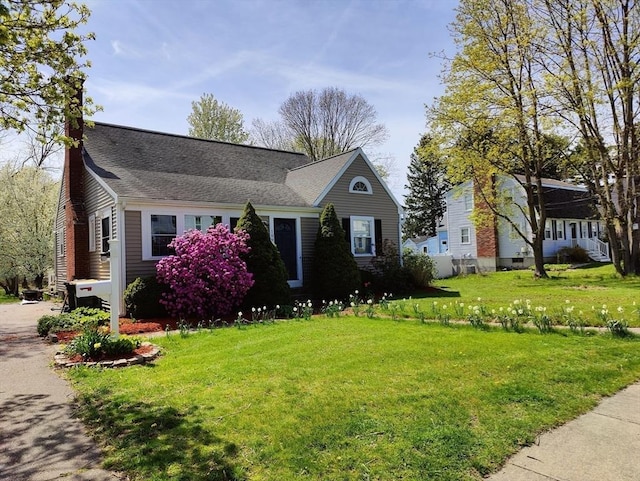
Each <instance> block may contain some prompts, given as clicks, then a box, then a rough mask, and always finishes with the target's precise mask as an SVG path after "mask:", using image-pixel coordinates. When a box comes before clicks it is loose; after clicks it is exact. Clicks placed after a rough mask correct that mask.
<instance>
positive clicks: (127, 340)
mask: <svg viewBox="0 0 640 481" xmlns="http://www.w3.org/2000/svg"><path fill="white" fill-rule="evenodd" d="M138 347H140V339H138V338H135V337H129V336H125V335H122V336H120V337H119V338H117V339H112V338H110V339H109V341H108V342H107V343H106V345H105V346H104V352H105V354H107V355H112V356H117V355H120V354H129V353H131V352H133V351H134V350H135V349H137V348H138Z"/></svg>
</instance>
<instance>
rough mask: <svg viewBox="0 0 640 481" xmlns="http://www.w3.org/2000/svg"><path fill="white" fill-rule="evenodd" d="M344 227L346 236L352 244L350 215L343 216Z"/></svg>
mask: <svg viewBox="0 0 640 481" xmlns="http://www.w3.org/2000/svg"><path fill="white" fill-rule="evenodd" d="M342 229H343V230H344V238H345V239H346V240H347V242H348V243H349V245H351V219H350V218H349V217H343V218H342Z"/></svg>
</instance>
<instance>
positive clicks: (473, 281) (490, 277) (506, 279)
mask: <svg viewBox="0 0 640 481" xmlns="http://www.w3.org/2000/svg"><path fill="white" fill-rule="evenodd" d="M553 268H554V266H551V269H553ZM548 274H549V279H535V278H534V277H533V271H531V270H519V271H508V272H494V273H488V274H473V275H468V276H463V277H454V278H450V279H440V280H437V281H435V283H434V285H435V287H437V288H439V289H440V290H432V291H430V292H427V293H422V294H421V295H420V297H423V296H427V297H426V298H425V297H423V298H422V299H415V297H414V300H413V303H417V304H418V305H419V307H420V309H421V310H422V311H423V312H425V314H426V315H427V317H433V312H432V307H433V301H434V300H435V301H437V302H438V303H439V307H440V308H441V307H442V306H443V305H447V306H448V309H449V311H450V313H451V314H452V316H453V317H460V316H455V315H454V313H453V312H452V306H453V305H454V304H455V303H456V302H457V303H463V304H464V309H465V314H466V313H468V312H469V309H470V308H472V307H473V306H483V307H484V308H485V309H486V310H487V311H488V312H490V311H491V310H496V311H498V310H499V309H500V308H503V309H507V308H508V307H509V306H510V305H512V303H513V301H515V300H521V301H526V300H527V299H529V300H531V303H532V307H533V308H535V307H537V306H544V307H546V308H547V311H546V312H547V314H548V315H549V316H551V317H552V318H553V321H554V324H566V319H563V318H565V317H566V316H565V315H564V314H565V313H566V310H567V309H572V314H573V316H574V317H575V318H579V319H580V320H581V321H582V322H583V323H584V324H585V325H586V326H605V325H606V319H603V317H604V318H608V319H618V320H624V321H625V322H626V323H627V324H628V325H629V327H640V296H638V293H640V277H638V276H628V277H626V278H621V277H620V276H618V275H617V274H616V272H615V269H614V267H613V265H611V264H603V265H598V264H591V265H588V266H584V267H582V268H578V269H565V270H549V271H548ZM400 302H401V303H402V301H400ZM406 304H407V306H406V309H405V311H406V314H408V315H409V314H411V307H410V306H409V305H408V303H406ZM603 306H606V307H605V310H606V311H607V312H606V315H605V316H603V315H602V310H603ZM619 309H620V310H619ZM464 317H465V316H464V315H463V316H462V318H464Z"/></svg>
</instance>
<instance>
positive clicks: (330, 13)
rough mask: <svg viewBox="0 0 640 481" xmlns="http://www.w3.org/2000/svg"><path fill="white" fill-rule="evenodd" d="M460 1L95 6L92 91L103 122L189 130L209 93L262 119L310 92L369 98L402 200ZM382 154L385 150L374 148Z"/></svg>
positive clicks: (129, 1) (99, 0) (127, 2)
mask: <svg viewBox="0 0 640 481" xmlns="http://www.w3.org/2000/svg"><path fill="white" fill-rule="evenodd" d="M456 4H457V2H456V1H454V0H422V1H402V0H353V1H340V0H325V1H320V0H318V1H315V0H298V1H293V0H287V1H276V0H181V1H175V0H174V1H168V0H88V1H87V5H88V6H89V8H90V9H91V11H92V14H91V18H90V20H89V24H88V25H87V29H88V30H90V31H92V32H94V33H95V35H96V40H95V41H92V42H90V43H89V44H88V49H89V54H88V58H89V59H90V60H91V62H92V67H91V69H89V71H88V76H89V77H88V80H87V83H86V89H87V95H89V96H90V97H92V98H93V100H94V101H95V103H97V104H100V105H102V107H103V108H104V111H102V112H98V113H97V114H96V115H95V116H94V119H95V120H98V121H102V122H110V123H115V124H121V125H129V126H133V127H139V128H144V129H150V130H158V131H163V132H171V133H177V134H186V133H187V131H188V123H187V120H186V119H187V116H188V115H189V112H190V111H191V102H192V101H194V100H197V99H198V98H199V97H200V95H201V94H203V93H211V94H213V95H214V96H215V97H216V98H217V99H218V100H220V101H223V102H225V103H227V104H228V105H230V106H232V107H234V108H237V109H239V110H240V111H241V112H242V114H243V116H244V121H245V126H246V128H247V129H248V128H250V126H251V121H252V119H254V118H262V119H264V120H276V119H277V118H278V113H277V111H278V107H279V106H280V104H281V103H282V102H283V101H284V100H285V99H286V98H287V97H289V96H290V95H291V94H292V93H294V92H296V91H299V90H308V89H322V88H324V87H329V86H335V87H339V88H342V89H344V90H346V91H347V92H348V93H352V94H360V95H362V96H363V97H364V98H365V99H367V101H368V102H369V103H371V104H372V105H373V106H374V107H375V108H376V110H377V112H378V120H379V121H380V122H382V123H384V124H385V125H386V126H387V128H388V130H389V139H388V141H387V142H386V143H385V144H384V145H382V146H380V147H377V148H376V149H375V150H376V152H375V154H377V155H391V156H393V157H394V159H395V166H396V174H395V175H394V177H393V178H392V179H391V181H390V185H391V187H392V190H393V191H394V193H396V195H397V196H398V197H399V200H400V201H401V202H402V201H403V199H402V197H401V196H402V192H403V186H404V184H405V183H406V168H407V165H408V162H409V156H410V155H411V152H412V151H413V148H414V147H415V146H416V145H417V143H418V141H419V139H420V134H421V133H423V132H424V130H425V109H424V105H425V104H426V103H430V102H431V101H432V100H433V98H434V97H435V96H437V95H439V94H441V93H442V90H443V87H442V85H441V84H440V82H439V79H438V75H439V73H440V69H441V63H440V60H439V59H437V58H435V57H432V56H431V55H430V54H431V53H434V52H440V51H443V50H444V51H445V52H447V54H449V55H451V54H453V52H454V45H453V42H452V40H451V38H450V36H449V32H448V30H447V25H448V24H449V23H450V22H451V21H452V20H453V17H454V14H455V12H454V8H455V6H456ZM371 153H372V154H373V153H374V152H371Z"/></svg>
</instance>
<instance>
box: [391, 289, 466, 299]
mask: <svg viewBox="0 0 640 481" xmlns="http://www.w3.org/2000/svg"><path fill="white" fill-rule="evenodd" d="M445 289H448V287H447V286H440V287H427V288H426V289H421V290H419V291H413V292H412V293H411V298H412V299H425V298H429V297H460V292H458V291H447V290H445ZM393 300H397V299H393Z"/></svg>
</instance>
